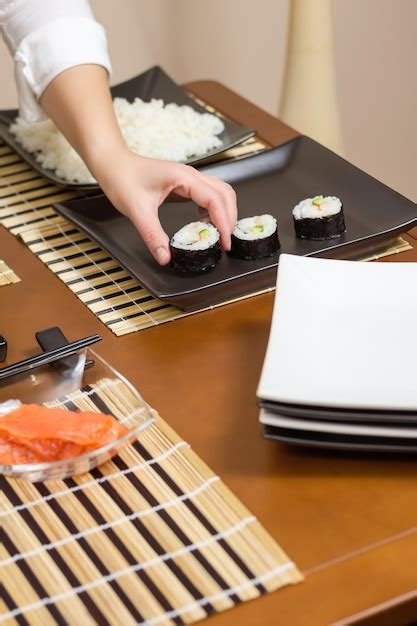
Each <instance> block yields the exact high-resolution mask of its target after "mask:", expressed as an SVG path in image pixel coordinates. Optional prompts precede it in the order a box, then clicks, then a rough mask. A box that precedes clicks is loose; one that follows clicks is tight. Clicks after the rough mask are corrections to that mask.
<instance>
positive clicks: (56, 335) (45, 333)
mask: <svg viewBox="0 0 417 626" xmlns="http://www.w3.org/2000/svg"><path fill="white" fill-rule="evenodd" d="M35 337H36V341H37V342H38V344H39V345H40V347H41V348H42V350H43V351H44V352H50V351H51V350H56V349H57V348H62V346H67V345H68V344H69V341H68V339H67V338H66V337H65V335H64V333H63V332H62V330H61V329H60V328H59V327H58V326H53V327H52V328H46V329H45V330H39V331H38V332H37V333H35ZM77 363H78V356H77V355H76V354H72V355H71V356H66V357H64V358H63V359H61V360H60V361H56V362H55V363H54V364H53V367H57V368H59V369H62V368H64V369H73V368H74V367H76V365H77ZM93 365H94V361H92V360H91V359H89V360H87V361H86V362H85V366H84V369H87V368H88V367H92V366H93Z"/></svg>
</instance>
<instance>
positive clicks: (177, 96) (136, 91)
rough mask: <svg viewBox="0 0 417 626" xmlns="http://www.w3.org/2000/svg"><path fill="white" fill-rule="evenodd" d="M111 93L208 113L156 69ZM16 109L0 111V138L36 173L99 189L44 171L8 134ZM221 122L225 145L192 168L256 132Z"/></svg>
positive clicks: (56, 181) (194, 160)
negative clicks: (185, 106)
mask: <svg viewBox="0 0 417 626" xmlns="http://www.w3.org/2000/svg"><path fill="white" fill-rule="evenodd" d="M111 93H112V96H113V98H115V97H118V98H126V99H127V100H129V101H130V102H132V101H133V100H134V99H135V98H142V100H145V101H146V102H148V101H150V100H152V98H159V99H162V100H164V102H165V103H169V102H175V103H176V104H178V105H183V104H187V105H189V106H190V107H192V108H193V109H194V110H195V111H198V112H199V113H207V110H206V109H205V108H204V107H202V106H200V105H199V104H197V102H196V101H195V100H194V99H193V98H192V97H191V96H189V95H188V94H187V92H186V91H185V90H184V89H183V88H182V87H180V86H179V85H177V83H175V82H174V81H173V80H172V78H170V77H169V76H168V75H167V74H166V73H165V72H164V70H163V69H162V68H160V67H158V66H155V67H152V68H151V69H150V70H147V71H146V72H144V73H143V74H139V76H135V78H132V79H131V80H127V81H125V82H124V83H120V84H119V85H115V86H114V87H111ZM17 114H18V111H17V109H9V110H3V111H0V136H1V137H3V139H4V141H5V142H6V143H8V144H9V145H10V146H11V147H12V148H13V149H14V150H15V151H16V152H17V153H18V154H19V155H20V156H21V157H22V158H23V159H25V161H27V162H28V163H29V164H30V165H31V166H32V167H33V168H34V169H35V170H36V171H37V172H39V173H40V174H42V176H44V177H45V178H47V179H48V180H50V181H51V182H53V183H54V184H56V185H61V186H64V187H67V188H71V189H98V185H96V184H81V183H69V182H68V181H66V180H65V179H63V178H60V177H59V176H57V175H56V174H55V172H53V171H52V170H48V169H45V168H43V167H42V166H41V165H40V163H38V161H36V159H35V157H34V155H33V154H31V153H30V152H27V150H25V149H24V148H23V146H22V145H21V144H20V143H19V142H18V141H16V138H15V137H14V135H12V134H11V133H10V132H9V126H10V124H11V123H12V122H13V121H14V120H15V118H16V117H17ZM222 121H223V123H224V125H225V129H224V131H223V132H222V133H221V134H220V135H219V138H220V139H221V140H222V142H223V143H222V145H221V146H220V147H219V148H214V149H213V150H210V151H208V152H206V153H205V154H204V155H201V156H199V157H194V158H191V159H189V160H188V161H187V164H189V165H191V164H192V165H197V164H198V163H200V162H201V161H204V160H205V159H207V158H209V157H211V156H214V155H216V154H220V153H221V152H223V151H224V150H229V149H230V148H233V147H234V146H237V145H239V144H241V143H242V142H243V141H246V139H249V138H250V137H253V135H254V134H255V131H254V130H248V129H247V128H243V126H239V124H235V123H234V122H231V121H230V120H227V119H225V118H223V117H222Z"/></svg>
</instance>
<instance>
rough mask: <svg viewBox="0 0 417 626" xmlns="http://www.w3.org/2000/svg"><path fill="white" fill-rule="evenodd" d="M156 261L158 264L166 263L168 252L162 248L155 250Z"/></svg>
mask: <svg viewBox="0 0 417 626" xmlns="http://www.w3.org/2000/svg"><path fill="white" fill-rule="evenodd" d="M155 256H156V260H157V261H158V263H161V265H162V264H163V263H166V262H167V261H168V250H167V249H166V248H163V247H162V246H161V247H159V248H157V249H156V251H155Z"/></svg>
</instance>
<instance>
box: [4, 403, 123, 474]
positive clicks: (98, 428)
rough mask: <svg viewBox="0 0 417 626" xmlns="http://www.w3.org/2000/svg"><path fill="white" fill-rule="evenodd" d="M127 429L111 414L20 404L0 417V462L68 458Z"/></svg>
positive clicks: (93, 447) (5, 463) (11, 463)
mask: <svg viewBox="0 0 417 626" xmlns="http://www.w3.org/2000/svg"><path fill="white" fill-rule="evenodd" d="M126 432H127V429H126V427H125V426H123V424H120V423H119V422H118V421H117V420H116V419H115V418H114V417H112V416H111V415H104V414H103V413H93V412H89V411H84V412H82V411H80V412H75V411H66V410H64V409H59V408H49V407H45V406H41V405H38V404H22V405H21V406H20V407H19V408H17V409H15V410H14V411H11V412H9V413H7V414H6V415H3V416H1V417H0V464H2V465H13V464H20V463H44V462H49V461H58V460H62V459H69V458H72V457H75V456H79V455H81V454H84V453H86V452H89V451H90V450H96V449H97V448H101V447H102V446H105V445H106V444H108V443H111V442H112V441H115V440H116V439H119V437H121V436H122V435H124V434H125V433H126Z"/></svg>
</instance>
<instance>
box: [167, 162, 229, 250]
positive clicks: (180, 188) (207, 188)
mask: <svg viewBox="0 0 417 626" xmlns="http://www.w3.org/2000/svg"><path fill="white" fill-rule="evenodd" d="M175 191H176V192H177V193H178V194H180V195H182V196H184V197H188V198H191V200H193V202H195V203H196V204H198V205H199V207H201V209H203V210H204V209H205V210H206V211H207V212H208V214H209V216H210V220H211V221H212V222H213V224H214V225H215V226H216V227H217V229H218V230H219V232H220V239H221V244H222V247H223V248H224V249H225V250H230V235H231V232H232V229H233V228H234V226H235V224H236V218H237V208H236V194H235V192H234V191H233V189H232V188H231V187H230V185H227V184H226V183H223V182H222V181H219V180H218V179H213V178H209V177H207V176H204V175H202V174H200V173H199V172H197V171H196V170H193V169H192V168H187V167H185V168H181V170H180V176H179V178H178V183H177V185H176V187H175Z"/></svg>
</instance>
